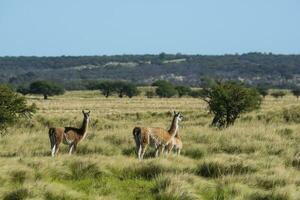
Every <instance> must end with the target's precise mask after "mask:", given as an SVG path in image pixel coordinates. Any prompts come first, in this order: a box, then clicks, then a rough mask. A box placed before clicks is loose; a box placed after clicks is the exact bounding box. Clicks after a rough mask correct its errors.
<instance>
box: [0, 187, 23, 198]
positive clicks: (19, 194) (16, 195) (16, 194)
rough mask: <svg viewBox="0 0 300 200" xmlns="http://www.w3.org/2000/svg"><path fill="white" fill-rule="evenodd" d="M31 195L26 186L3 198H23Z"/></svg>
mask: <svg viewBox="0 0 300 200" xmlns="http://www.w3.org/2000/svg"><path fill="white" fill-rule="evenodd" d="M28 196H29V191H28V190H27V189H25V188H20V189H17V190H14V191H11V192H9V193H7V194H6V195H5V196H4V197H3V200H23V199H26V198H27V197H28Z"/></svg>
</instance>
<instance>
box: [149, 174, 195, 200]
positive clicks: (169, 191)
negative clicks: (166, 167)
mask: <svg viewBox="0 0 300 200" xmlns="http://www.w3.org/2000/svg"><path fill="white" fill-rule="evenodd" d="M153 193H155V194H156V199H164V200H180V199H185V200H194V199H199V197H198V196H197V195H196V194H195V193H194V191H193V190H192V189H191V187H190V185H189V184H188V183H186V182H185V181H184V180H182V179H181V178H180V177H178V176H176V175H175V176H172V175H160V176H158V177H157V178H156V179H155V186H154V189H153Z"/></svg>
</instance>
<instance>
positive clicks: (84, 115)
mask: <svg viewBox="0 0 300 200" xmlns="http://www.w3.org/2000/svg"><path fill="white" fill-rule="evenodd" d="M90 112H91V111H87V112H84V110H82V114H83V117H84V120H85V121H89V120H90Z"/></svg>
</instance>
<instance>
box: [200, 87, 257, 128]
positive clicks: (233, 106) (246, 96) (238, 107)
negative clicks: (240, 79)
mask: <svg viewBox="0 0 300 200" xmlns="http://www.w3.org/2000/svg"><path fill="white" fill-rule="evenodd" d="M202 98H203V100H204V101H206V102H207V103H208V106H209V111H210V112H211V113H213V115H214V118H213V120H212V123H211V124H212V125H213V126H218V127H220V128H222V127H228V126H230V125H233V124H234V122H235V120H236V119H237V118H239V117H240V115H241V114H242V113H246V112H250V111H252V110H255V109H257V108H259V106H260V104H261V98H260V96H259V94H258V92H257V91H256V90H255V89H252V88H247V87H245V86H243V85H241V84H240V83H235V82H218V83H216V84H215V85H214V86H212V88H208V89H205V90H204V91H203V96H202Z"/></svg>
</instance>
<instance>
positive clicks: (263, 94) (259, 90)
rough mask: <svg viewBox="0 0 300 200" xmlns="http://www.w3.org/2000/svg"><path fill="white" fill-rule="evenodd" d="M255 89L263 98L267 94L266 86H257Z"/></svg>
mask: <svg viewBox="0 0 300 200" xmlns="http://www.w3.org/2000/svg"><path fill="white" fill-rule="evenodd" d="M256 89H257V91H258V92H259V94H260V95H261V96H262V97H263V98H265V97H266V96H267V95H268V94H269V90H268V88H266V87H258V88H256Z"/></svg>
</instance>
